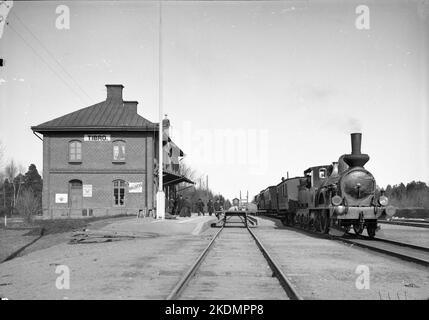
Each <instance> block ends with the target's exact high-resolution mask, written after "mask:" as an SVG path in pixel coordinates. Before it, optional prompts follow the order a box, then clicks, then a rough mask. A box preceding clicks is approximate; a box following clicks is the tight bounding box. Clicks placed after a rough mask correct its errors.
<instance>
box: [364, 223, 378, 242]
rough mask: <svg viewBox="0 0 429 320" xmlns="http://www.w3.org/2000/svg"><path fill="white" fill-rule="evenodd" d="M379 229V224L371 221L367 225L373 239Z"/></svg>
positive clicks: (367, 230) (369, 235)
mask: <svg viewBox="0 0 429 320" xmlns="http://www.w3.org/2000/svg"><path fill="white" fill-rule="evenodd" d="M376 231H377V224H376V223H370V224H368V225H367V226H366V232H367V233H368V237H370V238H371V239H372V238H374V237H375V232H376Z"/></svg>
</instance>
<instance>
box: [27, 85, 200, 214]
mask: <svg viewBox="0 0 429 320" xmlns="http://www.w3.org/2000/svg"><path fill="white" fill-rule="evenodd" d="M106 88H107V97H106V100H105V101H102V102H100V103H97V104H94V105H92V106H89V107H86V108H83V109H80V110H77V111H75V112H72V113H69V114H66V115H64V116H62V117H59V118H56V119H53V120H51V121H48V122H45V123H42V124H40V125H38V126H34V127H31V129H32V130H33V132H34V133H35V134H36V135H37V134H38V133H39V134H42V135H43V138H41V139H42V140H43V198H42V199H43V200H42V203H43V216H44V217H45V218H57V217H82V216H83V217H85V216H103V215H116V214H137V213H139V212H149V210H154V209H155V207H156V192H157V189H158V186H157V184H158V178H157V172H158V169H157V168H158V132H159V131H158V128H159V127H158V126H159V124H158V123H153V122H150V121H149V120H147V119H145V118H143V117H142V116H140V115H139V114H138V113H137V101H124V100H123V98H122V90H123V88H124V87H123V86H122V85H106ZM169 126H170V122H169V120H168V119H164V120H163V131H164V133H163V148H164V153H163V159H164V161H163V162H164V165H163V168H164V174H163V178H164V186H163V187H164V192H165V193H166V199H168V198H169V197H170V196H174V195H175V193H176V191H177V190H176V189H177V185H178V184H179V183H183V182H187V183H192V181H190V180H188V179H187V178H186V177H184V176H182V175H180V174H179V160H180V158H181V157H183V156H184V154H183V151H182V150H180V148H179V147H178V146H176V145H175V144H174V142H173V141H172V140H171V139H170V136H169ZM38 137H39V138H40V136H39V135H38Z"/></svg>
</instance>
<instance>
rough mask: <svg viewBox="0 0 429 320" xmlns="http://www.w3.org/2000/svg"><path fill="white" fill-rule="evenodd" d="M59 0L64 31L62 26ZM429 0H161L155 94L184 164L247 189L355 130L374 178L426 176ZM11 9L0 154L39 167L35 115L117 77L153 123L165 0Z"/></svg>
mask: <svg viewBox="0 0 429 320" xmlns="http://www.w3.org/2000/svg"><path fill="white" fill-rule="evenodd" d="M60 5H66V6H67V8H68V9H69V13H70V20H69V22H70V24H69V28H68V29H67V28H58V27H57V24H58V21H57V20H58V18H59V17H60V16H62V14H63V13H64V11H61V10H60V9H61V8H60V9H58V6H60ZM359 5H365V6H366V7H367V8H368V9H369V25H368V24H366V25H365V26H366V27H368V28H364V29H362V28H359V26H361V25H362V24H359V23H362V21H363V20H361V18H362V11H359V10H358V12H357V11H356V8H357V7H358V6H359ZM428 8H429V1H422V0H419V1H398V0H393V1H324V0H322V1H250V2H245V1H213V2H210V1H174V2H173V1H163V4H162V28H161V34H162V64H161V65H162V78H161V79H162V92H163V99H162V102H163V104H162V105H163V111H164V113H166V114H168V117H169V119H170V121H171V125H172V128H171V133H172V137H173V140H174V141H175V142H176V143H177V144H178V145H179V146H180V147H181V148H182V149H183V151H184V152H185V154H186V157H185V160H184V161H185V162H186V163H187V164H188V165H189V166H191V167H193V168H194V169H195V170H197V171H198V172H199V174H200V175H201V176H208V181H209V187H210V189H212V190H213V191H214V192H215V193H222V194H224V195H225V196H226V197H228V198H233V197H236V196H238V194H239V192H240V190H241V191H242V193H243V195H244V194H245V193H246V191H249V195H250V196H253V195H255V194H256V193H258V192H259V191H260V190H262V189H264V188H266V187H267V186H269V185H275V184H277V183H279V182H280V179H281V177H286V176H287V174H289V176H290V177H292V176H299V175H302V173H303V171H304V170H305V169H307V168H308V167H311V166H316V165H323V164H330V163H331V162H333V161H337V160H338V158H339V156H340V155H342V154H345V153H349V152H350V149H351V146H350V135H349V134H350V133H351V132H362V134H363V138H362V152H363V153H367V154H369V156H370V158H371V159H370V161H369V162H368V164H367V165H366V166H365V167H366V168H367V169H368V170H370V171H371V172H372V173H373V175H374V176H375V178H376V180H377V184H378V185H380V186H382V187H384V186H386V185H387V184H398V183H400V182H404V183H407V182H410V181H412V180H420V181H425V182H427V183H428V182H429V167H428V163H429V143H428V142H429V141H428V137H429V129H428V120H429V112H428V106H429V95H428V88H429V86H428V85H429V83H428V74H429V61H428V60H429V50H428V49H429V48H428V47H429V45H428V39H429V9H428ZM56 10H60V11H56ZM357 20H358V24H357V22H356V21H357ZM7 21H8V23H9V25H6V26H4V30H3V33H2V36H1V38H0V56H1V57H2V58H3V59H4V60H5V65H4V66H3V67H0V141H1V143H2V145H3V149H4V157H5V161H4V162H6V161H7V160H9V159H11V158H13V159H15V160H16V161H18V162H19V163H20V164H22V165H23V166H24V167H28V166H29V164H30V163H34V164H36V166H37V167H38V168H39V169H41V168H42V161H43V160H42V142H41V141H40V140H39V139H37V137H35V136H34V135H33V134H32V131H31V130H30V127H31V126H33V125H38V124H40V123H42V122H45V121H48V120H51V119H54V118H56V117H58V116H62V115H64V114H66V113H69V112H72V111H75V110H78V109H80V108H83V107H86V106H89V105H91V104H94V103H97V102H100V101H102V100H104V99H105V95H106V92H105V84H108V83H115V84H118V83H120V84H123V85H124V87H125V88H124V99H127V100H137V101H138V102H139V107H138V112H139V114H140V115H142V116H144V117H145V118H147V119H149V120H151V121H154V122H157V121H158V114H159V99H158V97H159V86H158V84H159V66H160V63H159V62H160V61H159V51H158V50H159V45H158V44H159V42H158V39H159V38H158V36H159V33H160V32H159V31H160V30H159V2H153V1H92V2H89V1H73V2H67V1H60V2H56V1H44V2H42V1H31V2H25V1H14V2H13V7H11V8H10V11H9V12H8V14H7ZM61 21H62V22H63V24H62V25H64V20H61ZM56 22H57V23H56ZM367 22H368V21H367V20H365V21H364V23H367ZM357 26H358V27H357ZM60 27H61V25H60Z"/></svg>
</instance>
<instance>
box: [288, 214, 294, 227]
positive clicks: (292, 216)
mask: <svg viewBox="0 0 429 320" xmlns="http://www.w3.org/2000/svg"><path fill="white" fill-rule="evenodd" d="M289 226H291V227H293V226H295V216H294V215H290V216H289Z"/></svg>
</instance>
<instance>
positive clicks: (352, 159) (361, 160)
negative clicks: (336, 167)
mask: <svg viewBox="0 0 429 320" xmlns="http://www.w3.org/2000/svg"><path fill="white" fill-rule="evenodd" d="M350 136H351V140H352V153H351V154H346V155H345V156H344V158H343V160H344V162H345V163H347V165H348V166H349V167H363V166H364V165H365V163H367V162H368V160H369V156H368V155H367V154H363V153H361V143H362V133H352V134H351V135H350Z"/></svg>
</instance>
